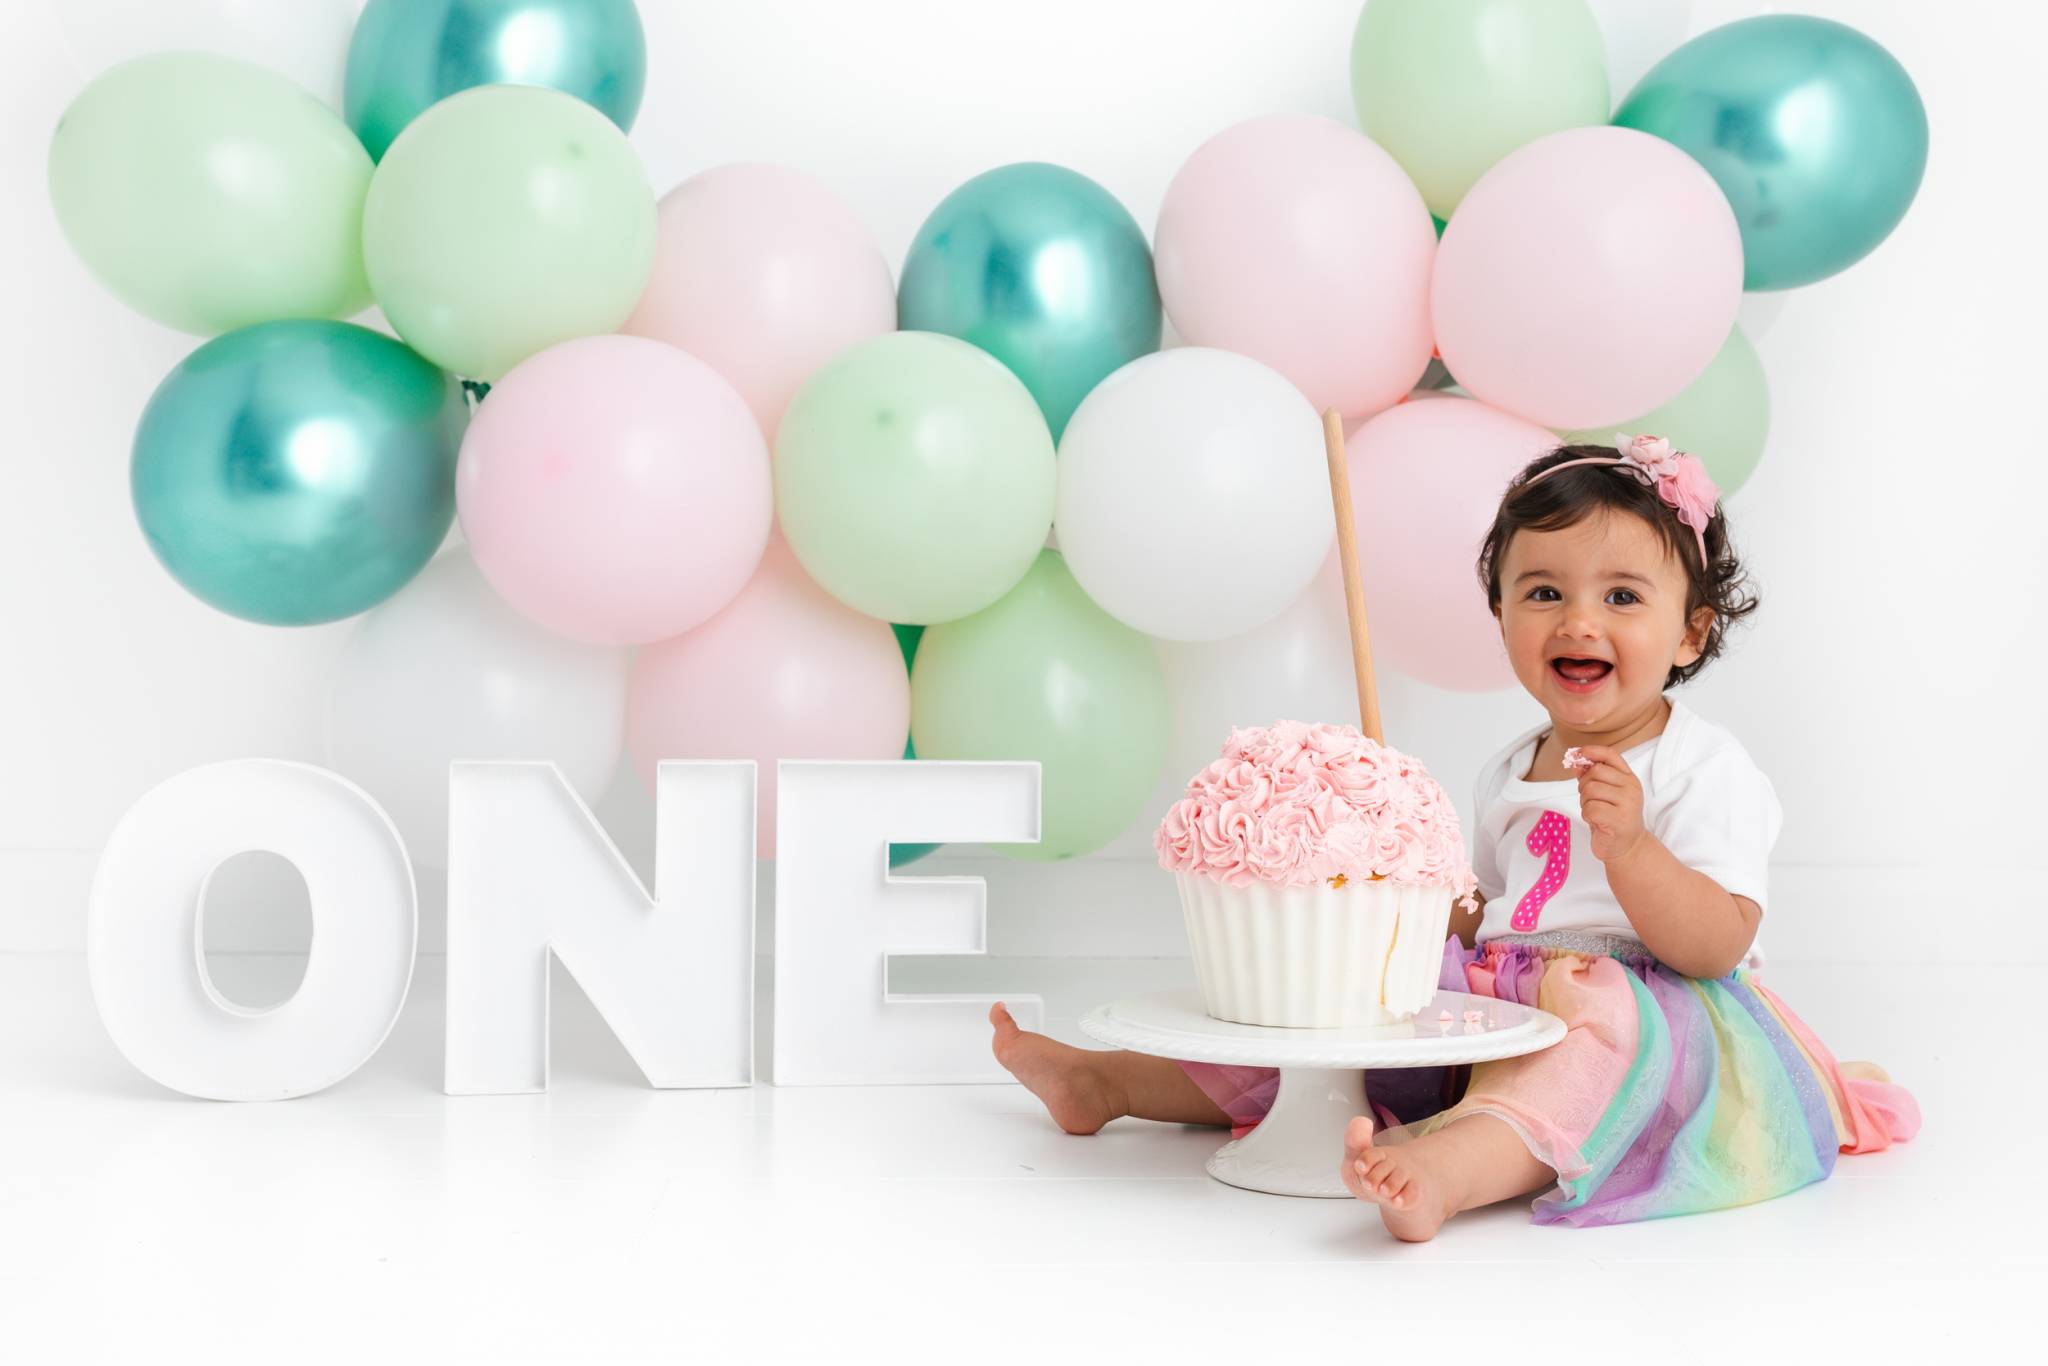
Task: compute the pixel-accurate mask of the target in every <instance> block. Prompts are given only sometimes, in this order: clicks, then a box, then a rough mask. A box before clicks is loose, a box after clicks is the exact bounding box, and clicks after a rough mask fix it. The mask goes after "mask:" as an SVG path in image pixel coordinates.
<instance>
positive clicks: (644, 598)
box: [455, 337, 774, 645]
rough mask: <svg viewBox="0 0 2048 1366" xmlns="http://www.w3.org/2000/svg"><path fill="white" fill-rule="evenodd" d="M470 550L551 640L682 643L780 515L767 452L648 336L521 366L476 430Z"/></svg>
mask: <svg viewBox="0 0 2048 1366" xmlns="http://www.w3.org/2000/svg"><path fill="white" fill-rule="evenodd" d="M455 500H456V501H455V506H456V513H457V515H458V516H459V517H460V518H461V519H462V535H463V539H464V540H466V541H467V542H468V543H469V548H470V553H471V554H472V555H474V556H475V557H476V562H477V565H478V567H479V568H481V569H482V570H483V572H484V577H485V578H487V579H489V580H490V581H491V586H492V587H493V588H495V589H496V590H497V591H498V595H499V596H500V597H502V598H504V599H505V601H506V602H508V603H510V604H511V605H512V606H513V607H514V608H516V609H518V610H519V611H521V612H523V613H525V614H526V615H527V616H528V617H531V618H532V619H533V620H534V621H536V622H538V623H540V624H541V625H542V626H544V627H546V628H547V629H549V630H550V631H553V632H555V633H556V634H557V635H562V636H567V637H569V638H570V639H572V640H583V641H592V642H597V643H602V644H609V645H629V644H638V643H641V642H643V641H649V640H660V639H663V638H664V637H667V636H672V635H677V634H680V633H681V632H683V631H687V630H689V629H690V628H691V627H692V626H695V625H697V624H698V623H699V622H702V621H703V620H705V619H706V618H707V617H709V616H710V615H711V614H712V613H714V612H716V611H717V610H718V609H719V608H721V607H723V606H725V605H726V603H728V602H730V601H732V598H733V595H734V594H736V593H738V592H739V591H740V589H741V588H742V587H744V586H745V585H746V582H747V580H748V578H749V577H751V576H752V574H753V572H754V567H755V566H756V565H757V564H759V563H760V560H761V551H762V548H763V547H764V546H766V545H767V543H768V524H769V520H770V518H771V517H772V516H773V515H774V488H773V478H772V475H771V474H770V472H769V466H768V444H767V442H766V441H764V440H763V439H762V436H761V429H760V427H759V425H757V424H756V423H755V421H754V415H753V414H752V412H750V411H749V410H748V408H747V405H746V403H745V402H743V401H742V400H741V398H740V396H739V394H738V393H736V392H735V391H734V390H733V387H732V385H730V384H728V383H727V382H726V381H725V380H724V379H723V378H722V377H721V376H720V375H719V374H718V372H717V371H715V370H713V369H712V368H711V367H710V366H708V365H706V364H705V363H704V362H703V361H701V360H698V359H697V358H696V357H695V356H692V355H689V354H688V353H686V352H683V351H678V350H677V349H676V348H675V347H673V346H669V345H667V344H666V343H664V342H657V341H649V340H647V339H646V338H644V337H583V338H580V339H578V340H576V341H570V342H563V343H562V344H561V345H559V346H552V347H549V348H548V349H547V350H545V351H542V352H540V353H539V354H537V355H534V356H531V357H529V358H528V359H526V360H524V361H522V362H520V364H518V365H517V366H515V367H513V369H512V370H511V371H510V372H509V373H508V374H507V375H506V376H505V377H504V378H503V379H501V380H499V381H498V382H497V383H496V384H494V385H492V386H491V392H490V395H489V396H488V397H487V398H486V399H485V400H484V401H483V403H482V405H481V406H479V407H478V409H477V411H476V415H475V416H474V417H473V418H472V419H471V420H470V424H469V431H468V434H467V435H466V436H464V437H463V441H462V453H461V456H460V458H459V460H458V462H457V464H456V469H455Z"/></svg>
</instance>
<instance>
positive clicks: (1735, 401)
mask: <svg viewBox="0 0 2048 1366" xmlns="http://www.w3.org/2000/svg"><path fill="white" fill-rule="evenodd" d="M1617 429H1619V430H1621V431H1625V432H1628V433H1630V434H1631V435H1636V434H1640V433H1648V434H1650V435H1652V436H1664V437H1669V438H1670V439H1671V444H1672V445H1674V446H1676V447H1678V449H1680V450H1682V451H1690V452H1692V453H1693V454H1694V455H1696V456H1698V457H1699V458H1700V463H1701V464H1703V465H1705V466H1706V467H1707V473H1708V474H1710V475H1712V476H1713V479H1714V485H1715V487H1717V488H1719V489H1720V490H1721V496H1722V497H1723V498H1726V497H1727V496H1728V495H1729V494H1731V493H1733V492H1735V490H1737V489H1739V488H1741V487H1742V486H1743V485H1744V484H1745V483H1747V482H1749V476H1750V475H1752V474H1754V473H1755V472H1756V467H1757V462H1758V461H1760V460H1762V459H1763V455H1764V441H1765V439H1766V438H1767V437H1768V436H1769V435H1770V431H1771V390H1770V385H1769V384H1768V383H1767V382H1766V381H1765V379H1764V365H1763V362H1762V361H1761V360H1759V359H1758V358H1757V354H1756V348H1755V347H1754V346H1752V345H1750V342H1749V338H1748V337H1745V336H1743V335H1742V329H1741V328H1739V327H1738V328H1736V329H1735V330H1734V331H1732V332H1730V333H1729V334H1728V340H1727V341H1726V342H1724V343H1723V344H1722V346H1721V350H1720V352H1719V353H1718V354H1717V355H1715V357H1714V359H1713V361H1712V362H1711V363H1710V364H1709V365H1708V366H1707V368H1706V369H1705V370H1704V371H1702V372H1701V373H1700V377H1699V378H1698V379H1696V380H1694V381H1693V382H1692V383H1691V384H1689V385H1687V386H1686V387H1685V388H1684V389H1683V390H1682V391H1680V393H1679V395H1678V397H1676V398H1674V399H1671V400H1669V401H1668V402H1666V403H1664V404H1663V405H1661V406H1660V407H1658V408H1656V409H1654V410H1652V411H1650V412H1648V413H1645V414H1644V415H1643V416H1641V417H1639V418H1636V419H1635V420H1634V421H1632V422H1622V423H1617V424H1616V425H1615V426H1614V427H1605V428H1601V429H1600V430H1598V431H1579V432H1563V433H1560V435H1561V436H1563V438H1564V439H1565V440H1566V441H1569V442H1583V443H1585V444H1586V445H1589V446H1611V445H1613V444H1614V434H1615V431H1616V430H1617Z"/></svg>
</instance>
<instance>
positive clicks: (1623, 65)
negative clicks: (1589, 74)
mask: <svg viewBox="0 0 2048 1366" xmlns="http://www.w3.org/2000/svg"><path fill="white" fill-rule="evenodd" d="M1588 5H1589V7H1590V8H1591V9H1592V11H1593V18H1594V20H1595V21H1596V22H1597V23H1598V24H1599V25H1600V36H1601V37H1602V38H1603V39H1605V40H1606V46H1607V93H1608V97H1609V98H1610V99H1612V100H1613V102H1614V103H1615V105H1616V106H1617V107H1618V106H1619V105H1620V104H1621V102H1622V100H1623V99H1624V98H1625V97H1626V96H1627V95H1628V92H1629V91H1631V90H1633V89H1635V84H1636V82H1637V81H1639V80H1641V79H1642V78H1643V76H1644V75H1645V73H1647V72H1648V71H1649V69H1650V68H1651V67H1653V66H1655V65H1656V64H1657V63H1659V62H1661V61H1663V60H1664V59H1665V58H1666V57H1668V56H1670V55H1671V51H1672V49H1673V48H1676V47H1677V46H1678V45H1679V44H1680V43H1683V42H1684V41H1685V40H1686V38H1687V37H1688V36H1689V35H1690V34H1691V32H1692V0H1588Z"/></svg>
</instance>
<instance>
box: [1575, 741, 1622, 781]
mask: <svg viewBox="0 0 2048 1366" xmlns="http://www.w3.org/2000/svg"><path fill="white" fill-rule="evenodd" d="M1579 757H1580V758H1581V759H1586V760H1590V761H1591V762H1592V765H1593V768H1594V769H1597V768H1601V767H1606V768H1612V769H1616V770H1618V771H1620V772H1622V773H1628V774H1631V775H1633V772H1634V770H1632V769H1630V768H1629V766H1628V760H1626V759H1624V758H1622V757H1621V751H1620V750H1618V749H1610V748H1609V747H1608V746H1606V745H1580V746H1579ZM1591 771H1592V769H1588V770H1587V772H1591Z"/></svg>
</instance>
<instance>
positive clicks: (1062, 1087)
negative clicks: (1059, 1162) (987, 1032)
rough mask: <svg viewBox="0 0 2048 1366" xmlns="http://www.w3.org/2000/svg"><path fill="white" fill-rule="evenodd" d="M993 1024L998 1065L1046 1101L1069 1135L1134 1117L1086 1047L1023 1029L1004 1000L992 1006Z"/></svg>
mask: <svg viewBox="0 0 2048 1366" xmlns="http://www.w3.org/2000/svg"><path fill="white" fill-rule="evenodd" d="M988 1022H989V1023H990V1024H992V1025H994V1026H995V1027H996V1035H995V1039H994V1048H995V1054H996V1061H997V1062H999V1063H1001V1064H1002V1065H1003V1066H1004V1067H1006V1068H1008V1069H1009V1072H1010V1075H1011V1076H1013V1077H1015V1078H1016V1079H1017V1080H1018V1081H1021V1082H1023V1083H1024V1085H1025V1087H1026V1088H1027V1089H1028V1090H1029V1091H1030V1092H1031V1094H1032V1095H1034V1096H1037V1097H1038V1098H1039V1099H1040V1100H1041V1101H1043V1102H1045V1109H1046V1113H1048V1114H1050V1115H1051V1116H1052V1119H1053V1123H1055V1124H1057V1125H1059V1126H1060V1127H1061V1128H1062V1129H1065V1130H1066V1131H1067V1132H1068V1133H1070V1134H1092V1133H1094V1132H1095V1131H1096V1130H1097V1129H1100V1128H1101V1127H1102V1126H1103V1125H1105V1124H1107V1123H1109V1122H1110V1121H1111V1120H1112V1119H1116V1118H1117V1117H1119V1116H1121V1115H1125V1114H1128V1113H1129V1111H1128V1110H1127V1109H1126V1108H1125V1107H1124V1106H1123V1105H1121V1104H1120V1103H1119V1102H1120V1100H1121V1097H1120V1096H1119V1095H1118V1094H1117V1088H1116V1087H1115V1086H1114V1085H1113V1084H1112V1083H1111V1082H1110V1080H1109V1078H1108V1077H1107V1076H1105V1075H1104V1074H1103V1070H1102V1067H1101V1065H1100V1064H1099V1063H1098V1062H1097V1061H1096V1060H1095V1057H1094V1056H1093V1055H1092V1054H1091V1053H1090V1052H1089V1051H1088V1050H1087V1049H1085V1048H1074V1047H1072V1046H1071V1045H1068V1044H1063V1043H1061V1042H1060V1041H1059V1040H1058V1039H1049V1038H1047V1037H1046V1036H1045V1035H1043V1034H1033V1033H1032V1032H1031V1031H1029V1030H1026V1029H1019V1028H1018V1027H1017V1022H1016V1021H1015V1020H1013V1019H1011V1018H1010V1012H1009V1010H1008V1009H1006V1008H1005V1007H1004V1005H1003V1003H1002V1002H1001V1001H997V1002H996V1003H995V1004H994V1005H992V1006H990V1007H989V1012H988Z"/></svg>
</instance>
